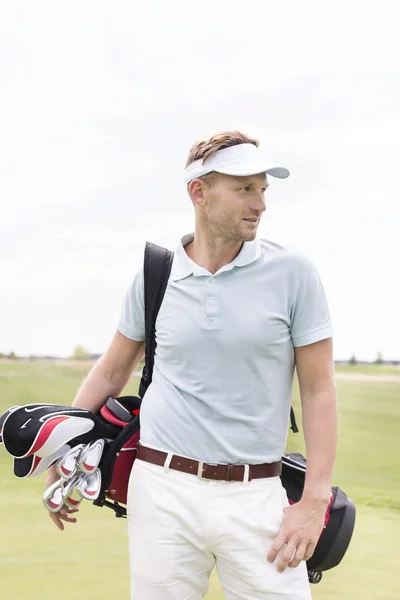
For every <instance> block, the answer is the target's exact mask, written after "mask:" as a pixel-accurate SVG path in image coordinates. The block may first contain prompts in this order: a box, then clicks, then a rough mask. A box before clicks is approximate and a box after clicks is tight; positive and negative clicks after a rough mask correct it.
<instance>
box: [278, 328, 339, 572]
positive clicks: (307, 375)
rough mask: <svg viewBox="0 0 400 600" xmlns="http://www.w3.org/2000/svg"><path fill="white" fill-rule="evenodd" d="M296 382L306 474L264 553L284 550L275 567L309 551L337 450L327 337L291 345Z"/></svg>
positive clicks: (292, 563)
mask: <svg viewBox="0 0 400 600" xmlns="http://www.w3.org/2000/svg"><path fill="white" fill-rule="evenodd" d="M295 353H296V369H297V376H298V380H299V385H300V397H301V403H302V412H303V428H304V437H305V442H306V454H307V472H306V481H305V487H304V491H303V495H302V498H301V500H300V502H297V503H296V504H293V505H292V506H290V507H287V508H286V509H285V510H284V517H283V521H282V525H281V528H280V531H279V534H278V536H277V537H276V539H275V540H274V543H273V544H272V546H271V549H270V551H269V553H268V560H269V561H270V562H273V561H274V560H275V558H276V556H277V554H278V552H280V550H281V549H282V548H284V550H283V552H282V555H281V557H280V560H279V564H278V567H277V568H278V571H283V570H284V569H285V568H286V567H287V566H289V567H297V565H298V564H299V563H300V562H301V561H303V560H308V559H310V558H311V556H312V555H313V553H314V550H315V546H316V545H317V542H318V539H319V536H320V534H321V531H322V527H323V522H324V517H325V513H326V509H327V506H328V503H329V499H330V491H331V479H332V471H333V464H334V460H335V454H336V437H337V408H336V389H335V380H334V366H333V357H332V339H331V338H328V339H326V340H321V341H319V342H315V343H313V344H309V345H306V346H299V347H297V348H295Z"/></svg>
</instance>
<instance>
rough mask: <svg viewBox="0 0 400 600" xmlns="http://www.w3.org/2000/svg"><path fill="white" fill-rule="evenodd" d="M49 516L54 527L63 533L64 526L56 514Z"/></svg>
mask: <svg viewBox="0 0 400 600" xmlns="http://www.w3.org/2000/svg"><path fill="white" fill-rule="evenodd" d="M49 516H50V519H51V520H52V521H53V523H54V524H55V525H56V527H58V529H59V530H60V531H64V525H63V523H62V522H61V518H60V515H59V514H58V513H52V512H49Z"/></svg>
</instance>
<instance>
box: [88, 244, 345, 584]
mask: <svg viewBox="0 0 400 600" xmlns="http://www.w3.org/2000/svg"><path fill="white" fill-rule="evenodd" d="M172 258H173V254H172V252H170V251H169V250H166V249H165V248H161V247H159V246H156V245H155V244H150V243H149V242H147V243H146V248H145V259H144V297H145V337H146V355H145V366H144V369H143V373H142V378H141V382H140V386H139V397H122V398H117V399H113V398H110V399H109V400H108V401H107V403H106V405H105V407H103V409H102V417H103V418H106V419H108V420H109V421H110V423H113V424H117V422H118V424H119V426H120V427H122V429H121V432H120V433H119V434H118V435H117V436H116V437H115V439H114V440H113V441H111V443H109V444H108V445H107V447H106V448H105V451H104V453H103V457H102V459H101V462H100V465H99V466H100V470H101V472H102V488H101V491H100V494H99V496H98V498H97V499H96V500H95V501H94V504H95V505H96V506H108V507H109V508H112V509H113V510H114V511H115V514H116V516H117V517H126V503H127V489H128V480H129V475H130V472H131V469H132V465H133V462H134V460H135V458H136V446H137V443H138V441H139V438H140V416H139V412H140V402H141V398H143V396H144V393H145V392H146V389H147V388H148V386H149V385H150V383H151V379H152V374H153V366H154V353H155V347H156V341H155V324H156V319H157V314H158V311H159V309H160V306H161V303H162V300H163V296H164V292H165V289H166V286H167V282H168V277H169V273H170V270H171V265H172ZM105 409H106V410H105ZM107 411H108V412H107ZM291 428H292V430H293V431H294V432H297V431H298V428H297V425H296V421H295V416H294V412H293V409H292V410H291ZM305 474H306V459H305V458H304V457H303V456H302V455H301V454H285V455H283V457H282V474H281V481H282V485H283V487H284V488H285V490H286V492H287V495H288V499H289V503H290V504H293V503H296V502H298V501H299V500H300V499H301V496H302V493H303V488H304V482H305ZM354 524H355V506H354V503H353V502H352V500H351V499H350V498H349V497H348V496H347V495H346V494H345V493H344V492H343V490H341V489H340V488H338V487H332V490H331V500H330V503H329V506H328V508H327V511H326V515H325V523H324V528H323V530H322V533H321V536H320V538H319V541H318V544H317V546H316V548H315V551H314V554H313V556H312V557H311V558H310V559H309V560H308V561H307V569H308V576H309V580H310V582H311V583H318V582H319V581H320V580H321V578H322V572H323V571H327V570H329V569H332V568H333V567H335V566H337V565H338V564H339V563H340V561H341V560H342V558H343V556H344V554H345V552H346V550H347V548H348V545H349V543H350V540H351V537H352V534H353V529H354Z"/></svg>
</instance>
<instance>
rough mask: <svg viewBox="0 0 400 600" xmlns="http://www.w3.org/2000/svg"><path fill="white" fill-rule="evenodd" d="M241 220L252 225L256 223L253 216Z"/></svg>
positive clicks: (256, 220)
mask: <svg viewBox="0 0 400 600" xmlns="http://www.w3.org/2000/svg"><path fill="white" fill-rule="evenodd" d="M243 221H246V222H247V223H251V224H252V225H257V224H258V219H256V218H255V217H252V218H249V219H243Z"/></svg>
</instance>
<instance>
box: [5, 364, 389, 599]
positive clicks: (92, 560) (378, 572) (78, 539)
mask: <svg viewBox="0 0 400 600" xmlns="http://www.w3.org/2000/svg"><path fill="white" fill-rule="evenodd" d="M357 367H358V366H357V365H356V366H355V367H354V369H355V371H354V372H360V370H359V369H358V368H357ZM88 368H89V367H88V365H87V364H82V365H57V364H54V363H49V362H47V363H46V362H32V363H29V362H22V361H21V362H13V363H12V362H8V361H3V362H0V414H1V412H2V411H3V410H5V409H6V408H8V407H9V406H12V405H13V404H27V403H30V402H35V401H42V402H56V403H63V404H70V403H71V401H72V398H73V397H74V394H75V392H76V390H77V388H78V387H79V385H80V383H81V381H82V380H83V378H84V376H85V374H86V373H87V371H88ZM346 369H347V366H346ZM372 369H373V371H374V374H376V372H377V371H376V369H377V367H375V366H374V367H373V368H372ZM340 370H341V369H340ZM364 372H365V371H364ZM396 372H397V373H399V372H398V371H396ZM378 373H383V374H386V371H378ZM136 389H137V380H134V379H132V381H131V382H130V383H129V384H128V386H127V388H126V389H125V392H126V393H135V392H136ZM338 397H339V413H340V436H339V448H338V456H337V461H336V468H335V473H334V483H336V484H338V485H340V486H341V487H342V488H343V489H344V490H345V491H346V492H347V493H348V494H349V496H351V497H352V498H353V500H354V501H355V502H356V504H357V523H356V529H355V533H354V536H353V540H352V543H351V546H350V548H349V551H348V553H347V554H346V556H345V558H344V560H343V562H342V563H341V564H340V565H339V566H338V567H337V568H336V569H334V570H332V571H330V572H328V573H326V574H325V575H324V578H323V580H322V582H321V583H320V584H319V585H317V586H315V587H313V598H314V600H330V599H332V600H333V599H334V598H335V599H337V598H340V599H341V600H350V599H351V600H352V599H353V598H355V599H360V600H361V599H362V600H395V599H397V598H400V579H399V576H398V564H399V562H398V555H397V550H396V548H397V546H398V539H399V536H400V476H399V471H400V469H399V460H398V444H397V440H398V431H399V426H400V383H399V382H390V383H386V382H385V383H383V382H357V381H338ZM298 402H299V400H298V392H297V389H295V393H294V404H295V406H296V407H297V417H298V421H299V425H300V423H301V415H300V412H299V408H298ZM300 429H301V427H300ZM303 448H304V447H303V441H302V436H301V434H299V435H297V436H295V435H293V434H292V433H290V435H289V438H288V450H300V451H302V450H303ZM0 481H1V484H0V486H1V487H0V490H1V493H0V515H1V516H0V523H1V529H0V532H1V544H0V598H1V599H3V598H4V599H7V600H22V599H23V600H50V599H51V600H67V599H68V600H69V599H72V600H75V599H76V600H81V599H82V600H92V599H93V600H94V599H97V598H104V599H105V598H115V599H118V600H124V599H126V600H128V598H129V572H128V560H127V554H128V553H127V539H126V532H125V524H126V522H125V521H120V520H117V519H115V518H114V516H113V515H112V513H111V511H109V510H108V509H100V508H95V507H93V506H92V505H91V504H90V503H89V502H86V503H83V504H82V508H81V511H80V513H79V520H78V523H77V524H76V525H72V526H69V527H66V530H65V531H64V532H63V533H61V532H59V531H58V529H56V528H55V527H54V525H53V523H52V522H51V520H50V518H49V517H48V516H47V514H46V512H45V509H44V507H43V505H42V503H41V495H42V492H43V485H44V481H43V477H40V478H39V479H33V478H31V479H28V480H24V481H19V480H17V479H16V478H15V477H14V475H13V473H12V459H11V457H10V456H8V455H7V454H6V453H5V452H4V451H3V450H1V449H0ZM222 599H223V595H222V592H221V589H220V586H219V583H218V581H217V579H216V576H215V573H213V575H212V578H211V582H210V590H209V593H208V595H207V600H222ZM244 600H245V599H244Z"/></svg>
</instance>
